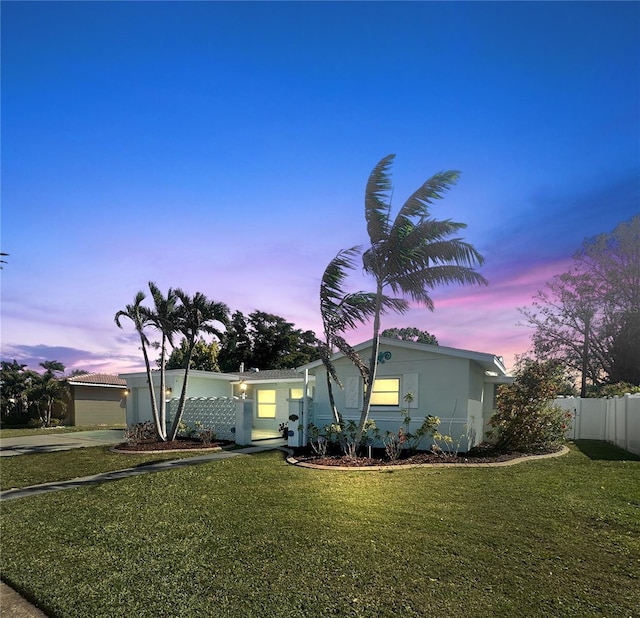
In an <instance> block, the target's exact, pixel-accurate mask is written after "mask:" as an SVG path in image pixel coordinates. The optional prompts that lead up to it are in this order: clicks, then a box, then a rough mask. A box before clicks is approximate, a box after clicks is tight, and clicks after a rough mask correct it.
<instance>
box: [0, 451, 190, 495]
mask: <svg viewBox="0 0 640 618" xmlns="http://www.w3.org/2000/svg"><path fill="white" fill-rule="evenodd" d="M111 448H112V447H111V446H91V447H87V448H76V449H71V450H68V451H55V452H53V453H37V454H35V455H13V456H11V457H3V458H2V462H1V463H0V489H1V490H2V491H4V490H5V489H11V488H16V487H29V486H30V485H40V484H41V483H52V482H55V481H64V480H68V479H73V478H78V477H82V476H90V475H92V474H99V473H100V472H111V471H112V470H123V469H125V468H133V467H135V466H139V465H141V464H147V463H152V462H155V461H165V460H167V459H182V458H183V457H193V456H195V455H199V454H202V453H193V452H191V453H189V452H183V453H156V454H142V453H136V454H133V455H125V454H123V453H113V452H111Z"/></svg>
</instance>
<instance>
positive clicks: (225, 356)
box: [218, 311, 318, 372]
mask: <svg viewBox="0 0 640 618" xmlns="http://www.w3.org/2000/svg"><path fill="white" fill-rule="evenodd" d="M317 358H318V351H317V349H316V335H315V333H314V332H313V331H310V330H307V331H303V330H301V329H299V328H296V327H295V326H294V325H293V324H292V323H291V322H287V320H285V319H284V318H283V317H281V316H279V315H274V314H272V313H266V312H264V311H253V312H252V313H250V314H249V316H248V317H247V318H245V316H244V315H243V314H242V312H240V311H235V312H234V313H233V316H232V319H231V323H230V325H229V328H228V330H227V331H226V332H225V333H224V335H223V336H222V339H221V345H220V355H219V357H218V362H219V364H220V369H221V370H222V371H226V372H236V371H239V370H240V366H241V365H244V367H245V369H246V370H249V369H251V368H257V369H291V368H294V367H299V366H301V365H305V364H306V363H309V362H311V361H314V360H316V359H317Z"/></svg>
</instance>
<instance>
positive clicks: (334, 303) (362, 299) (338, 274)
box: [318, 246, 408, 425]
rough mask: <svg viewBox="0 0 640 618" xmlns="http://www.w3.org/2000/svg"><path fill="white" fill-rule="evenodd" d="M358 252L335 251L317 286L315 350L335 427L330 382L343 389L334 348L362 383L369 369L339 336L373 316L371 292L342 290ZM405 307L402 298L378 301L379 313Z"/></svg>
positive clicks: (337, 416) (356, 249)
mask: <svg viewBox="0 0 640 618" xmlns="http://www.w3.org/2000/svg"><path fill="white" fill-rule="evenodd" d="M360 252H361V247H359V246H356V247H351V248H350V249H343V250H342V251H339V252H338V254H337V255H336V256H335V257H334V258H333V259H332V260H331V262H329V264H328V266H327V267H326V268H325V271H324V273H323V275H322V280H321V283H320V314H321V316H322V325H323V330H324V336H325V340H324V341H319V342H318V349H319V350H320V358H321V359H322V362H323V364H324V366H325V368H326V370H327V390H328V394H329V402H330V405H331V410H332V413H333V418H334V420H335V422H336V423H337V424H339V425H342V418H341V415H340V414H339V412H338V409H337V407H336V405H335V399H334V396H333V384H332V380H333V382H335V383H336V384H337V385H338V386H339V387H340V388H343V385H342V383H341V382H340V378H339V377H338V375H337V373H336V370H335V367H334V366H333V363H332V362H331V356H332V354H333V351H334V349H335V348H337V349H338V350H340V351H341V352H342V353H343V354H344V355H345V356H346V357H347V358H349V359H350V360H351V362H353V363H354V365H355V366H356V367H357V368H358V370H359V371H360V375H361V376H362V379H363V381H364V383H365V384H367V383H368V379H369V367H368V366H367V365H366V363H365V362H364V360H363V359H362V358H361V357H360V355H359V354H358V353H357V352H356V351H355V350H354V349H353V348H352V347H351V346H350V345H349V344H348V343H347V342H346V341H345V339H344V337H343V336H342V335H343V334H344V331H345V330H347V329H349V328H355V327H356V326H357V325H358V324H364V323H365V322H367V320H369V319H371V318H372V317H373V316H374V313H375V308H376V301H377V299H376V296H375V294H373V293H371V292H353V293H347V292H346V291H345V290H344V283H345V281H346V278H347V270H353V269H355V267H356V263H355V258H356V257H357V256H358V255H360ZM407 308H408V303H407V302H406V301H405V300H404V299H396V298H388V297H386V296H383V298H382V299H381V310H382V311H386V310H394V311H397V312H399V313H403V312H404V311H405V310H406V309H407Z"/></svg>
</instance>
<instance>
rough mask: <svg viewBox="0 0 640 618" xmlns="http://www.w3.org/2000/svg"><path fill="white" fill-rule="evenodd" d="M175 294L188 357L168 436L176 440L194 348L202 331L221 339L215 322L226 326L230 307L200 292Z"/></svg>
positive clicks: (179, 292) (177, 291)
mask: <svg viewBox="0 0 640 618" xmlns="http://www.w3.org/2000/svg"><path fill="white" fill-rule="evenodd" d="M175 295H176V296H177V297H178V298H179V299H180V302H181V306H180V313H179V321H178V329H177V330H179V331H180V332H181V333H182V334H183V335H184V337H185V339H186V342H187V358H186V366H185V369H184V380H183V382H182V391H181V393H180V401H179V403H178V410H177V411H176V414H175V416H174V418H173V424H172V426H171V431H170V433H169V436H168V439H169V440H175V438H176V435H177V433H178V427H179V425H180V421H181V420H182V415H183V413H184V407H185V403H186V398H187V383H188V380H189V369H190V366H191V358H192V356H193V350H194V348H195V345H196V343H197V341H198V336H199V335H200V334H201V333H209V334H213V335H215V336H216V337H218V339H220V338H221V336H222V332H221V331H219V330H218V329H217V328H216V327H215V326H214V325H213V323H214V322H218V323H221V324H223V325H225V326H226V324H227V323H228V316H229V308H228V307H227V306H226V305H225V304H224V303H219V302H215V301H210V300H209V299H208V298H207V297H206V296H205V295H204V294H202V293H200V292H196V293H195V294H194V295H193V297H190V296H189V295H188V294H186V293H185V292H183V291H182V290H179V289H178V290H175Z"/></svg>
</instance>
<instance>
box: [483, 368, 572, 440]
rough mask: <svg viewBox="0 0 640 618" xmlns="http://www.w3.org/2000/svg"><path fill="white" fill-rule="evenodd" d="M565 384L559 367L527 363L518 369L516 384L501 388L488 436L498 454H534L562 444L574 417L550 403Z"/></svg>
mask: <svg viewBox="0 0 640 618" xmlns="http://www.w3.org/2000/svg"><path fill="white" fill-rule="evenodd" d="M561 383H562V371H561V368H560V366H559V365H558V364H557V363H555V362H552V361H546V362H537V361H532V360H527V361H525V362H524V363H523V364H522V365H521V366H520V367H519V368H518V369H517V371H516V379H515V381H514V382H513V384H509V385H501V386H500V387H499V388H498V396H497V401H496V411H495V412H494V414H493V416H492V417H491V420H490V421H489V424H490V425H491V427H492V430H491V431H490V432H489V434H488V437H489V438H490V439H492V440H494V441H495V446H496V448H497V449H498V450H513V451H532V450H537V449H541V448H542V449H547V448H551V447H554V446H557V445H558V444H559V443H560V442H562V440H563V438H564V435H565V432H566V430H567V429H568V428H569V424H570V419H571V413H569V412H566V411H564V410H562V409H561V408H559V407H558V406H555V405H553V404H551V403H550V402H551V401H552V400H553V399H554V398H555V397H556V396H557V395H558V392H559V390H560V385H561Z"/></svg>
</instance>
